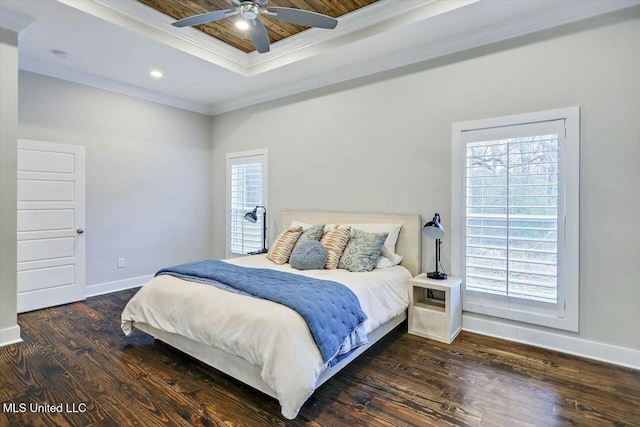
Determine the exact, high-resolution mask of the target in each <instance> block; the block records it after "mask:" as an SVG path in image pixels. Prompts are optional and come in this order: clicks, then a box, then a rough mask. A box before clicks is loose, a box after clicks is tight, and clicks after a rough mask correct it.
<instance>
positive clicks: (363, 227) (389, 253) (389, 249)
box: [340, 223, 402, 265]
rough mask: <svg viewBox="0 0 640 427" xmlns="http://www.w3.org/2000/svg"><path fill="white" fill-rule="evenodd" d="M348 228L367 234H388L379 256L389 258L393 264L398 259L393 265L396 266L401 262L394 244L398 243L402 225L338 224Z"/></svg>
mask: <svg viewBox="0 0 640 427" xmlns="http://www.w3.org/2000/svg"><path fill="white" fill-rule="evenodd" d="M348 226H351V230H360V231H366V232H367V233H389V235H388V236H387V240H385V241H384V246H383V247H382V253H381V254H380V255H382V256H383V257H385V258H389V259H390V260H391V261H392V262H395V261H396V258H397V257H400V260H399V261H398V262H396V263H395V264H393V265H397V264H399V263H400V262H401V261H402V257H401V256H400V255H398V254H396V243H398V236H399V235H400V229H401V228H402V224H376V223H370V224H340V227H348ZM352 232H353V231H352Z"/></svg>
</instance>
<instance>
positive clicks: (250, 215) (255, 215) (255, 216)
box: [244, 206, 268, 255]
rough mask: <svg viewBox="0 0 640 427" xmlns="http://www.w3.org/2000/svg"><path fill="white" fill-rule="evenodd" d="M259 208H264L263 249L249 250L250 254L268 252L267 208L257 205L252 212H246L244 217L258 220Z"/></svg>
mask: <svg viewBox="0 0 640 427" xmlns="http://www.w3.org/2000/svg"><path fill="white" fill-rule="evenodd" d="M258 209H262V249H258V250H257V251H253V252H249V255H258V254H266V253H267V252H268V250H267V208H265V207H264V206H256V207H255V208H253V210H252V211H251V212H247V213H246V214H244V219H246V220H247V221H249V222H252V223H254V224H255V223H256V222H258Z"/></svg>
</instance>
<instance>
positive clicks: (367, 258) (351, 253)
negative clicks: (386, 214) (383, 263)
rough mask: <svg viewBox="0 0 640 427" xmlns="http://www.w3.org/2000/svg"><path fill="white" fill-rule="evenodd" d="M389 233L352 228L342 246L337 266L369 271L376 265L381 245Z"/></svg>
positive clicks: (351, 269)
mask: <svg viewBox="0 0 640 427" xmlns="http://www.w3.org/2000/svg"><path fill="white" fill-rule="evenodd" d="M388 235H389V233H367V232H365V231H360V230H353V234H352V235H351V239H349V243H347V247H346V248H344V252H343V253H342V258H340V264H338V268H344V269H345V270H349V271H354V272H361V271H371V270H373V269H374V268H375V267H376V263H377V262H378V258H380V252H382V246H383V245H384V241H385V240H386V239H387V236H388Z"/></svg>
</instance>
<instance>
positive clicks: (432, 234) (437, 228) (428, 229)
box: [422, 213, 447, 280]
mask: <svg viewBox="0 0 640 427" xmlns="http://www.w3.org/2000/svg"><path fill="white" fill-rule="evenodd" d="M422 233H424V235H425V236H427V237H428V238H430V239H435V241H436V271H432V272H431V273H427V277H428V278H430V279H437V280H444V279H446V278H447V275H446V274H445V272H444V271H440V245H442V240H440V239H442V237H444V227H443V226H442V224H440V214H438V213H436V214H435V215H434V216H433V219H432V220H431V221H429V222H428V223H426V224H425V225H424V227H422Z"/></svg>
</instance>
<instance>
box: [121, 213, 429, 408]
mask: <svg viewBox="0 0 640 427" xmlns="http://www.w3.org/2000/svg"><path fill="white" fill-rule="evenodd" d="M293 221H300V222H304V223H309V224H363V223H366V224H381V223H386V224H390V223H393V224H401V225H402V228H401V231H400V234H399V236H398V241H397V243H396V247H395V251H396V253H397V254H398V255H401V256H402V262H401V263H400V265H397V266H394V267H390V268H384V269H375V270H373V271H372V272H370V273H352V272H349V271H346V270H340V269H338V270H305V271H299V270H295V269H293V268H292V267H291V266H290V265H289V264H283V265H275V264H273V263H272V262H271V261H269V260H267V259H266V257H265V255H254V256H248V257H240V258H234V259H231V260H225V262H226V263H229V264H232V265H234V266H241V267H247V268H257V269H264V268H268V269H272V270H277V271H282V272H286V273H293V274H297V275H304V276H308V277H311V278H317V279H321V280H331V281H336V282H339V283H341V284H344V285H345V286H347V287H348V288H349V289H350V290H351V291H352V292H353V293H354V294H355V295H356V296H357V298H358V300H359V302H360V304H361V306H362V310H363V311H364V312H365V313H366V315H367V317H368V318H367V320H366V321H365V322H364V325H363V327H364V329H365V331H366V336H367V343H366V344H364V345H361V346H359V347H357V348H355V349H354V350H352V351H351V352H350V353H349V354H348V355H345V357H343V358H342V359H341V360H340V361H339V362H337V363H335V362H332V363H331V364H329V363H327V362H326V361H325V360H323V358H322V357H321V354H320V352H319V351H318V346H317V345H316V343H315V342H314V337H313V336H312V335H311V333H310V331H309V328H308V327H307V323H305V320H304V319H302V317H301V316H300V315H299V314H298V313H296V312H295V311H294V310H292V309H290V308H288V307H285V306H283V305H280V304H277V303H274V302H271V301H267V300H263V299H259V298H255V297H252V296H248V295H243V294H238V293H233V292H228V291H225V290H224V289H219V288H216V287H213V286H209V285H206V284H202V283H196V282H192V281H185V280H182V279H180V278H177V277H174V276H168V275H160V276H156V277H155V278H154V279H152V280H151V281H150V282H149V283H147V284H146V285H145V286H143V287H142V288H141V290H140V291H139V292H138V293H137V294H136V295H135V296H134V297H133V298H132V299H131V301H129V303H128V304H127V306H126V307H125V309H124V310H123V313H122V328H123V331H124V332H125V333H126V334H127V335H129V334H131V333H132V332H133V330H134V329H137V330H140V331H143V332H145V333H147V334H150V335H152V336H153V337H154V338H156V339H158V340H160V341H163V342H165V343H167V344H169V345H171V346H173V347H175V348H177V349H179V350H181V351H183V352H184V353H186V354H189V355H190V356H192V357H194V358H196V359H198V360H200V361H202V362H204V363H206V364H207V365H210V366H212V367H214V368H216V369H218V370H220V371H222V372H224V373H226V374H228V375H230V376H232V377H234V378H236V379H238V380H240V381H242V382H244V383H245V384H248V385H250V386H252V387H254V388H255V389H257V390H260V391H262V392H263V393H265V394H267V395H269V396H271V397H274V398H276V399H277V400H278V401H279V402H280V405H281V408H282V415H283V416H284V417H285V418H288V419H293V418H295V417H296V415H297V414H298V411H299V410H300V408H301V407H302V405H303V404H304V402H305V401H306V400H307V399H308V398H309V397H310V396H311V394H312V393H313V391H314V390H315V389H316V388H318V387H319V386H320V385H322V384H323V383H324V382H325V381H327V380H328V379H329V378H331V377H332V376H333V375H335V374H336V373H338V372H339V371H340V370H341V369H342V368H344V367H345V366H346V365H347V364H349V363H350V362H351V361H352V360H353V359H355V358H356V357H358V356H359V355H360V354H362V353H363V352H364V351H365V350H367V349H368V348H369V347H370V346H371V345H373V344H375V343H376V342H377V341H378V340H380V339H381V338H382V337H383V336H385V335H386V334H387V333H389V332H390V331H391V330H393V329H394V328H395V327H396V326H398V325H399V324H400V323H402V322H403V321H404V320H405V319H406V309H407V306H408V303H409V297H408V288H407V286H408V285H407V283H408V281H409V279H410V278H411V277H413V276H415V275H417V274H418V273H419V271H420V231H421V220H420V216H419V215H395V214H375V213H340V212H302V211H287V212H284V213H283V214H282V219H281V226H282V227H281V228H287V227H288V225H289V224H291V223H292V222H293ZM333 363H335V364H333Z"/></svg>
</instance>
